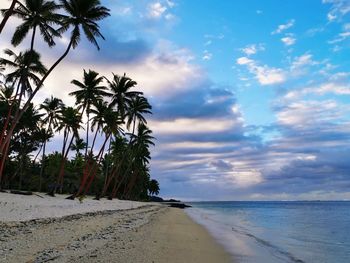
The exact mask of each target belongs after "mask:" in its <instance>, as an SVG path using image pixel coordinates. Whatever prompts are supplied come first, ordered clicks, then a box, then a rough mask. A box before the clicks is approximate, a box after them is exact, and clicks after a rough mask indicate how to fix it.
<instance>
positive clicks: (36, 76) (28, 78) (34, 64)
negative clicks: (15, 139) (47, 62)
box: [0, 49, 47, 177]
mask: <svg viewBox="0 0 350 263" xmlns="http://www.w3.org/2000/svg"><path fill="white" fill-rule="evenodd" d="M4 52H5V54H6V55H8V56H9V57H10V58H13V59H12V60H10V59H5V58H0V65H2V66H5V67H7V68H9V69H13V71H12V70H11V71H10V73H8V74H7V75H6V77H5V80H6V82H7V83H10V84H11V88H14V87H15V85H16V91H15V95H14V99H13V102H12V103H11V105H10V107H9V110H8V114H7V119H6V122H5V125H4V127H2V130H1V134H0V165H2V163H3V162H4V161H5V158H7V155H8V149H9V143H10V140H9V138H11V136H12V133H13V131H14V129H15V127H13V126H14V125H11V127H10V128H9V129H8V126H9V124H10V117H11V116H14V117H13V119H16V118H17V117H18V116H19V115H20V112H21V109H20V106H21V101H22V98H23V97H24V96H25V95H26V94H31V93H32V86H31V85H32V83H34V84H35V85H38V84H39V83H40V76H42V75H45V73H46V72H47V70H46V68H45V66H44V65H43V64H42V63H41V61H40V55H39V54H38V53H37V52H35V51H26V52H24V53H19V54H18V55H17V54H16V53H14V52H13V51H11V50H9V49H6V50H5V51H4ZM15 105H17V107H16V110H15V113H14V114H13V110H14V109H13V107H14V106H15ZM29 105H30V104H29ZM12 123H13V122H12ZM1 176H2V172H1V171H0V177H1Z"/></svg>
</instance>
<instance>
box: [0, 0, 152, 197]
mask: <svg viewBox="0 0 350 263" xmlns="http://www.w3.org/2000/svg"><path fill="white" fill-rule="evenodd" d="M1 12H2V14H3V20H2V21H1V23H0V40H1V39H2V36H1V33H2V32H3V28H4V27H5V26H6V23H7V22H8V21H9V19H11V17H17V18H19V19H20V20H21V23H20V24H19V25H18V26H17V27H16V29H15V32H14V34H13V36H12V39H11V45H12V46H14V47H17V46H18V45H19V44H21V43H22V42H23V41H24V39H26V38H29V39H30V43H29V44H30V45H29V46H28V49H27V50H24V51H21V52H17V53H16V52H14V51H13V50H11V49H6V50H5V51H4V55H5V57H3V58H0V73H1V89H0V124H1V125H0V127H1V130H0V132H1V134H0V189H1V188H2V189H4V188H10V189H20V190H35V191H46V192H48V193H49V194H50V195H53V196H54V195H55V194H56V193H57V192H59V193H71V196H70V198H71V199H74V198H75V197H77V196H83V195H86V194H95V195H96V197H97V198H100V197H104V196H108V197H109V198H115V197H118V198H125V199H146V198H147V197H148V194H158V192H159V184H158V182H157V181H156V180H151V177H150V170H149V161H150V159H151V156H150V150H149V149H150V147H151V146H152V145H154V138H153V136H152V131H151V130H150V129H149V128H148V127H147V119H146V115H149V114H151V113H152V112H151V110H152V107H151V105H150V103H149V102H148V100H147V98H146V97H145V96H144V94H143V93H142V92H141V91H137V90H136V85H137V83H136V82H135V81H134V80H132V79H131V78H129V77H128V76H126V74H124V75H117V74H114V73H113V74H112V76H102V75H101V74H99V73H98V72H96V71H94V70H91V69H88V70H84V71H83V76H82V77H80V78H78V79H74V80H72V81H71V85H72V90H73V91H72V92H71V93H69V95H70V96H73V97H74V98H75V105H74V107H71V106H67V105H65V103H64V102H63V101H62V100H60V99H59V98H55V97H53V96H51V97H50V98H47V99H45V101H43V102H42V103H41V104H40V105H34V104H33V99H34V98H35V96H36V94H37V93H38V91H39V90H40V89H42V88H44V84H45V80H46V79H47V77H48V76H49V75H50V74H52V72H54V69H55V68H56V67H57V66H58V65H59V64H60V63H61V62H62V61H63V60H64V59H65V58H66V57H67V55H68V53H69V52H72V51H74V50H75V49H77V47H78V45H79V43H80V40H81V37H82V35H85V37H86V39H87V40H88V41H89V42H91V43H92V44H93V45H94V46H95V47H96V48H97V49H100V47H99V45H98V42H97V39H98V38H102V39H104V37H103V35H102V33H101V32H100V27H99V24H98V23H99V22H100V21H101V20H103V19H104V18H106V17H108V16H109V15H110V10H109V9H107V8H106V7H104V6H102V5H101V3H100V1H99V0H60V1H59V2H56V1H49V0H23V1H18V0H13V1H12V4H11V6H10V8H9V9H5V10H1ZM67 34H68V35H69V36H70V39H69V43H68V44H67V47H66V49H65V51H64V53H63V54H62V55H61V56H59V57H58V58H57V60H56V61H55V62H54V63H53V64H52V65H51V66H50V67H49V68H47V67H46V66H45V65H44V64H43V63H42V59H41V54H40V53H39V52H37V51H36V49H35V47H36V43H37V41H38V39H39V38H40V40H43V41H44V42H45V43H46V44H47V45H48V46H49V47H50V48H54V47H55V45H56V41H57V39H59V38H62V37H63V36H64V35H67ZM82 130H84V133H85V134H84V136H81V134H82V132H81V131H82ZM58 134H59V135H60V137H62V147H61V150H60V151H56V152H53V153H49V154H47V153H46V149H47V146H48V144H49V143H50V141H51V140H52V139H53V138H54V136H57V135H58ZM81 137H84V138H81ZM90 137H91V138H92V140H90ZM73 151H74V152H75V154H73V153H72V152H73Z"/></svg>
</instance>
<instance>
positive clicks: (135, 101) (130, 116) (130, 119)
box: [126, 96, 152, 134]
mask: <svg viewBox="0 0 350 263" xmlns="http://www.w3.org/2000/svg"><path fill="white" fill-rule="evenodd" d="M151 109H152V106H151V105H150V104H149V103H148V100H147V99H146V98H145V97H143V96H135V97H132V98H131V100H130V101H129V105H128V110H127V112H126V117H127V122H126V127H127V128H128V129H129V130H130V126H131V124H133V128H132V134H134V133H135V125H136V120H138V121H139V123H144V124H147V121H146V119H145V117H144V116H143V114H152V112H151Z"/></svg>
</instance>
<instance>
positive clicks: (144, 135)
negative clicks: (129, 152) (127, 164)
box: [124, 123, 154, 196]
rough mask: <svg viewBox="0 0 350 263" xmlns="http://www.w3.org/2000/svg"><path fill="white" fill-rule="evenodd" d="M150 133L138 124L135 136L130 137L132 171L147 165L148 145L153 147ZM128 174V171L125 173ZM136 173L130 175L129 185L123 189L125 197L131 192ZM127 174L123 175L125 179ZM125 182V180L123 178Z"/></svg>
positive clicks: (142, 125)
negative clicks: (132, 156)
mask: <svg viewBox="0 0 350 263" xmlns="http://www.w3.org/2000/svg"><path fill="white" fill-rule="evenodd" d="M151 134H152V131H151V130H150V129H149V128H148V127H147V126H146V125H145V124H143V123H139V125H138V129H137V136H135V135H133V134H132V135H131V138H132V140H131V145H132V146H133V155H134V164H135V167H134V171H135V170H138V169H139V170H140V169H143V168H144V167H145V166H147V165H148V163H149V160H150V159H151V155H150V152H149V147H150V145H153V146H154V142H153V140H154V137H153V136H151ZM127 172H128V171H127ZM137 174H138V173H137V172H134V174H132V176H131V177H132V178H130V181H129V185H128V187H127V188H126V189H125V190H126V191H125V192H124V194H125V193H126V195H127V196H128V195H129V193H130V192H131V190H132V188H133V186H134V184H135V182H136V177H137ZM126 175H127V173H125V175H124V177H126ZM124 180H125V178H124Z"/></svg>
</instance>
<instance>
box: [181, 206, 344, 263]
mask: <svg viewBox="0 0 350 263" xmlns="http://www.w3.org/2000/svg"><path fill="white" fill-rule="evenodd" d="M191 205H192V206H193V208H190V209H187V210H186V211H187V213H188V214H189V215H190V216H191V217H192V218H193V219H194V220H195V221H197V222H198V223H200V224H202V225H203V226H205V227H206V228H207V229H208V230H209V232H210V233H211V234H212V235H213V236H214V237H215V238H216V239H217V240H218V241H219V242H220V243H221V244H223V245H224V246H225V248H226V249H227V250H228V251H229V252H231V253H232V254H233V255H234V257H235V259H236V260H237V261H238V262H242V263H256V262H260V263H279V262H291V263H294V262H299V263H303V262H305V263H313V262H317V263H348V262H350V202H196V203H192V204H191Z"/></svg>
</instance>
